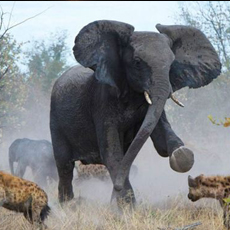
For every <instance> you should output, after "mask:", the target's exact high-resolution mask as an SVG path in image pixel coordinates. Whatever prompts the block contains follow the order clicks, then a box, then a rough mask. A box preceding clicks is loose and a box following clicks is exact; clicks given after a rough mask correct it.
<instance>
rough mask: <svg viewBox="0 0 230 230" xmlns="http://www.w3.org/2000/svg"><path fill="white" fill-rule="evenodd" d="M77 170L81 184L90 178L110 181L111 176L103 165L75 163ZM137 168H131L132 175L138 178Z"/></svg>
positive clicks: (133, 166) (134, 166)
mask: <svg viewBox="0 0 230 230" xmlns="http://www.w3.org/2000/svg"><path fill="white" fill-rule="evenodd" d="M75 168H76V170H77V175H78V177H77V181H78V182H80V181H82V180H86V179H90V178H98V179H100V180H103V181H105V180H109V179H110V175H109V171H108V169H107V168H106V166H105V165H102V164H88V165H85V164H83V163H82V162H81V161H75ZM137 171H138V169H137V166H136V165H132V166H131V171H130V173H131V175H133V176H136V174H137Z"/></svg>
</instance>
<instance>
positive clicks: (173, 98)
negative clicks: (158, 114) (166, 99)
mask: <svg viewBox="0 0 230 230" xmlns="http://www.w3.org/2000/svg"><path fill="white" fill-rule="evenodd" d="M170 97H171V99H172V100H173V101H174V102H175V103H176V104H178V105H179V106H181V107H184V105H183V104H182V103H181V102H180V101H178V100H177V99H176V98H175V97H174V96H173V95H172V94H171V95H170Z"/></svg>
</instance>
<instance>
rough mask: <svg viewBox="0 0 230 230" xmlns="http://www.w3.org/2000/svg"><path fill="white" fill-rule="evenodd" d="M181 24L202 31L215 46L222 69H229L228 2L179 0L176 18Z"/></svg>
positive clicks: (229, 22) (229, 24)
mask: <svg viewBox="0 0 230 230" xmlns="http://www.w3.org/2000/svg"><path fill="white" fill-rule="evenodd" d="M177 19H178V21H179V22H182V24H186V25H191V26H195V27H196V28H199V29H200V30H201V31H203V32H204V33H205V34H206V36H207V37H208V38H209V39H210V41H211V42H212V44H213V45H214V47H215V48H216V50H217V52H218V54H219V56H220V58H221V62H222V65H223V71H224V72H225V71H227V72H228V71H230V2H229V1H203V2H202V1H194V2H181V3H180V13H179V17H178V18H177Z"/></svg>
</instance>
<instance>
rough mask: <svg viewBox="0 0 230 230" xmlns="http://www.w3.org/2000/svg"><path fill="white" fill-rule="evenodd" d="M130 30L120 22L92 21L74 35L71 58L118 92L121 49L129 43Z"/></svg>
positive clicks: (129, 27) (131, 30)
mask: <svg viewBox="0 0 230 230" xmlns="http://www.w3.org/2000/svg"><path fill="white" fill-rule="evenodd" d="M133 31H134V27H133V26H131V25H129V24H126V23H122V22H117V21H108V20H100V21H95V22H92V23H90V24H88V25H86V26H85V27H84V28H83V29H82V30H81V31H80V32H79V34H78V35H77V36H76V38H75V46H74V47H73V51H74V56H75V58H76V60H77V61H78V62H79V63H80V64H81V65H83V66H84V67H89V68H91V69H93V70H94V71H95V77H96V78H97V80H99V81H100V82H102V83H106V84H109V85H110V86H113V87H115V88H117V89H118V81H119V78H121V76H120V75H121V69H122V67H121V58H120V56H121V52H122V48H123V47H125V46H127V44H128V43H129V39H130V36H131V35H132V33H133Z"/></svg>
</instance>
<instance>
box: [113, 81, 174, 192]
mask: <svg viewBox="0 0 230 230" xmlns="http://www.w3.org/2000/svg"><path fill="white" fill-rule="evenodd" d="M162 83H163V82H161V83H160V84H156V85H158V87H159V85H160V87H159V88H158V89H154V90H153V91H152V92H154V93H151V92H150V96H151V99H152V100H151V102H152V104H151V103H149V107H148V110H147V113H146V116H145V119H144V121H143V123H142V126H141V127H140V129H139V131H138V133H137V134H136V136H135V138H134V140H133V141H132V143H131V145H130V146H129V148H128V150H127V152H126V153H125V156H124V158H123V159H122V161H121V164H120V167H119V170H118V173H117V176H116V180H115V183H114V188H115V189H116V190H117V191H120V190H122V188H123V186H124V182H125V179H126V178H127V177H128V175H129V170H130V167H131V165H132V163H133V161H134V159H135V158H136V156H137V154H138V152H139V151H140V149H141V148H142V146H143V145H144V143H145V142H146V140H147V139H148V137H149V136H150V134H151V133H152V132H153V130H154V128H155V126H156V124H157V122H158V120H159V118H160V116H161V114H162V112H163V109H164V106H165V103H166V100H167V98H168V97H169V94H170V87H169V82H167V81H165V82H164V83H163V84H164V87H162Z"/></svg>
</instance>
